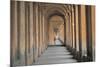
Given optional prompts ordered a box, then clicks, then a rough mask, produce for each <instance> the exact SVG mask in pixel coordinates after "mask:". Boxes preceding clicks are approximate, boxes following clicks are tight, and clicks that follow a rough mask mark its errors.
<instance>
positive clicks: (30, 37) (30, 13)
mask: <svg viewBox="0 0 100 67" xmlns="http://www.w3.org/2000/svg"><path fill="white" fill-rule="evenodd" d="M28 16H29V22H28V23H29V42H30V43H29V50H30V51H29V64H32V63H33V3H32V2H29V15H28Z"/></svg>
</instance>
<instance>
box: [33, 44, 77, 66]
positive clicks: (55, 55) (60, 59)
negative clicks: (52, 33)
mask: <svg viewBox="0 0 100 67" xmlns="http://www.w3.org/2000/svg"><path fill="white" fill-rule="evenodd" d="M72 57H73V56H72V55H70V52H68V50H66V48H65V47H64V46H52V47H48V48H47V50H46V51H45V52H44V53H43V54H42V55H41V56H40V58H39V60H38V61H37V62H36V63H35V64H36V65H37V64H59V63H75V62H77V61H76V60H75V59H73V58H72Z"/></svg>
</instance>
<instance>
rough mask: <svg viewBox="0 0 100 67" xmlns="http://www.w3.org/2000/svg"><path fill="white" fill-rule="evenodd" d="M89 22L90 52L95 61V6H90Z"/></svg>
mask: <svg viewBox="0 0 100 67" xmlns="http://www.w3.org/2000/svg"><path fill="white" fill-rule="evenodd" d="M91 24H92V47H93V48H92V49H93V50H92V52H93V61H95V48H96V47H95V6H94V5H93V6H91Z"/></svg>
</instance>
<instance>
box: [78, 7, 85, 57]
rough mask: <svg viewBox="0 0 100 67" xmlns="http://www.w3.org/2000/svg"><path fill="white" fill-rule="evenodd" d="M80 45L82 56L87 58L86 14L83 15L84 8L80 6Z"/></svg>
mask: <svg viewBox="0 0 100 67" xmlns="http://www.w3.org/2000/svg"><path fill="white" fill-rule="evenodd" d="M79 19H80V21H79V22H80V27H79V28H80V42H81V43H80V45H81V47H82V48H81V49H82V56H87V50H86V13H85V6H84V5H81V6H80V18H79Z"/></svg>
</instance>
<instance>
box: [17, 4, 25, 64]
mask: <svg viewBox="0 0 100 67" xmlns="http://www.w3.org/2000/svg"><path fill="white" fill-rule="evenodd" d="M19 10H20V11H19V26H18V27H19V29H18V30H19V39H18V40H19V51H20V65H25V2H19Z"/></svg>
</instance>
